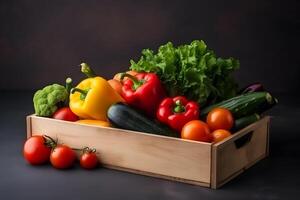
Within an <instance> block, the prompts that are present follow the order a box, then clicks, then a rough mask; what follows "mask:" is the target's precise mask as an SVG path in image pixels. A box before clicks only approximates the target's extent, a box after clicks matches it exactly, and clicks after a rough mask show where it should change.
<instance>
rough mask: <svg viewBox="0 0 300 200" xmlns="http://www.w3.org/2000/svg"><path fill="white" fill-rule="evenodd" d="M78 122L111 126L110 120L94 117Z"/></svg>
mask: <svg viewBox="0 0 300 200" xmlns="http://www.w3.org/2000/svg"><path fill="white" fill-rule="evenodd" d="M76 123H79V124H88V125H96V126H104V127H110V126H111V125H110V123H109V122H108V121H101V120H94V119H82V120H78V121H76Z"/></svg>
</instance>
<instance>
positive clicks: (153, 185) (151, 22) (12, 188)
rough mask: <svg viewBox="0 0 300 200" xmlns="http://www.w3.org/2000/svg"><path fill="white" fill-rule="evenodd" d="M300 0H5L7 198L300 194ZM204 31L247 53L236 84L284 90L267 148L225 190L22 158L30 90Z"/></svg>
mask: <svg viewBox="0 0 300 200" xmlns="http://www.w3.org/2000/svg"><path fill="white" fill-rule="evenodd" d="M299 4H300V3H298V2H297V1H278V0H261V1H259V0H251V1H250V0H247V1H234V0H228V1H215V0H211V1H200V0H199V1H196V0H195V1H183V0H182V1H176V0H175V1H157V0H154V1H129V0H126V1H108V0H107V1H103V0H98V1H88V0H86V1H79V0H73V1H71V0H70V1H66V0H60V1H54V0H52V1H42V0H27V1H22V0H19V1H17V0H7V1H3V0H0V64H1V65H0V69H1V73H0V74H1V78H0V93H1V98H0V105H1V112H2V114H1V115H0V157H1V161H0V196H1V199H5V200H6V199H13V200H15V199H22V200H23V199H30V200H33V199H45V200H46V199H51V200H53V199H72V200H77V199H79V200H82V199H139V200H140V199H182V200H184V199H224V198H226V199H227V198H228V199H272V200H274V199H275V200H276V199H298V198H299V196H300V193H299V187H300V174H299V165H300V154H299V153H300V151H299V147H298V146H299V144H298V143H299V139H300V134H299V133H300V129H299V118H300V107H299V105H300V104H299V102H300V98H299V97H297V96H299V94H298V89H299V85H300V84H299V79H298V75H299V71H300V70H299V63H300V56H299V55H298V54H299V46H300V41H299V33H300V18H299V17H298V14H297V12H299ZM194 39H203V40H204V41H205V42H206V43H207V44H208V46H209V47H210V48H211V49H213V50H215V52H216V53H217V55H219V56H222V57H228V56H233V57H236V58H238V59H240V61H241V69H240V70H239V71H238V72H237V73H236V74H235V76H236V78H237V80H238V81H239V83H240V85H241V86H242V85H245V84H247V83H251V82H255V81H260V82H262V83H263V84H264V85H265V86H266V88H268V89H269V90H270V91H271V92H273V93H274V94H275V95H276V96H277V97H278V98H279V104H278V106H276V107H275V108H274V109H272V110H271V112H269V114H270V115H272V116H273V118H272V123H271V128H270V133H271V138H270V156H269V157H268V158H266V159H264V160H263V161H261V162H259V163H257V164H256V165H255V166H253V167H252V168H250V169H249V170H247V171H246V172H245V173H243V174H242V175H240V176H239V177H237V178H236V179H234V180H233V181H231V182H229V183H227V184H226V185H225V186H224V187H222V188H221V189H219V190H210V189H206V188H202V187H198V186H191V185H187V184H182V183H176V182H172V181H166V180H160V179H156V178H151V177H144V176H139V175H134V174H130V173H124V172H119V171H114V170H108V169H98V170H95V171H90V172H88V171H85V170H82V169H80V167H79V166H78V165H76V166H75V167H74V168H73V169H71V170H67V171H59V170H55V169H54V168H52V167H51V166H50V165H46V166H42V167H33V166H30V165H28V164H26V162H25V160H24V159H23V157H22V146H23V142H24V141H25V135H26V132H25V130H26V126H25V116H26V115H28V114H31V113H33V106H32V95H33V92H34V90H36V89H37V88H40V87H43V86H45V85H46V84H49V83H53V82H60V83H63V82H64V79H65V78H66V76H72V77H73V79H74V80H75V81H76V82H77V81H79V80H80V79H81V78H82V75H81V74H80V72H79V67H78V64H79V63H80V62H82V61H85V62H88V63H90V65H91V66H93V67H94V68H95V70H96V71H97V72H98V73H99V74H100V75H102V76H104V77H106V78H110V77H112V76H113V75H114V74H115V73H116V72H119V71H124V70H126V69H127V68H128V65H129V60H130V58H135V59H137V58H138V57H139V55H140V51H141V50H142V49H143V48H153V49H156V48H157V47H158V46H159V45H160V44H162V43H165V42H167V41H172V42H174V43H175V44H182V43H189V42H191V41H192V40H194Z"/></svg>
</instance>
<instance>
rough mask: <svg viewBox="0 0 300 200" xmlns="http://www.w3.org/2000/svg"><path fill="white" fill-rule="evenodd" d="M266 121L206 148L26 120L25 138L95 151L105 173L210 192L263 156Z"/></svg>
mask: <svg viewBox="0 0 300 200" xmlns="http://www.w3.org/2000/svg"><path fill="white" fill-rule="evenodd" d="M269 121H270V118H269V117H264V118H263V119H261V120H259V121H258V122H256V123H254V124H251V125H249V126H248V127H246V128H244V129H242V130H240V131H239V132H237V133H235V134H233V135H232V136H230V137H228V138H226V139H225V140H223V141H221V142H219V143H216V144H210V143H204V142H197V141H190V140H183V139H179V138H171V137H165V136H159V135H153V134H147V133H141V132H135V131H128V130H122V129H116V128H105V127H99V126H93V125H84V124H77V123H74V122H67V121H61V120H55V119H50V118H43V117H37V116H34V115H30V116H28V117H27V137H30V136H32V135H41V134H45V135H49V136H51V137H53V138H58V140H59V142H60V143H64V144H67V145H69V146H71V147H72V148H82V147H85V146H89V147H93V148H96V149H97V151H98V152H99V153H100V154H99V156H100V157H101V161H102V163H103V165H104V166H105V167H108V168H113V169H118V170H123V171H128V172H133V173H137V174H143V175H148V176H154V177H159V178H164V179H170V180H175V181H180V182H185V183H190V184H196V185H200V186H205V187H211V188H214V189H216V188H218V187H220V186H222V185H223V184H224V183H226V182H228V181H229V180H231V179H232V178H234V177H235V176H237V175H238V174H240V173H242V172H243V171H244V170H246V169H247V168H249V167H250V166H252V165H253V164H255V163H256V162H258V161H259V160H261V159H262V158H264V157H266V156H267V155H268V140H269V131H268V127H269Z"/></svg>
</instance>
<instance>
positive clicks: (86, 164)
mask: <svg viewBox="0 0 300 200" xmlns="http://www.w3.org/2000/svg"><path fill="white" fill-rule="evenodd" d="M98 164H99V160H98V157H97V155H96V149H90V148H88V147H85V148H84V149H83V153H82V155H81V156H80V166H81V167H83V168H85V169H94V168H96V167H97V166H98Z"/></svg>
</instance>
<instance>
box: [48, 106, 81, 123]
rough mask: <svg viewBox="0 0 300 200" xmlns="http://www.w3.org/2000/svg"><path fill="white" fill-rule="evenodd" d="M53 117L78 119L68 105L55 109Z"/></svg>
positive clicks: (73, 120) (67, 119)
mask: <svg viewBox="0 0 300 200" xmlns="http://www.w3.org/2000/svg"><path fill="white" fill-rule="evenodd" d="M53 118H54V119H60V120H65V121H71V122H75V121H77V120H79V118H78V116H77V115H75V114H74V113H73V112H72V110H71V109H70V108H69V107H64V108H60V109H58V110H57V111H55V113H54V114H53Z"/></svg>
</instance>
